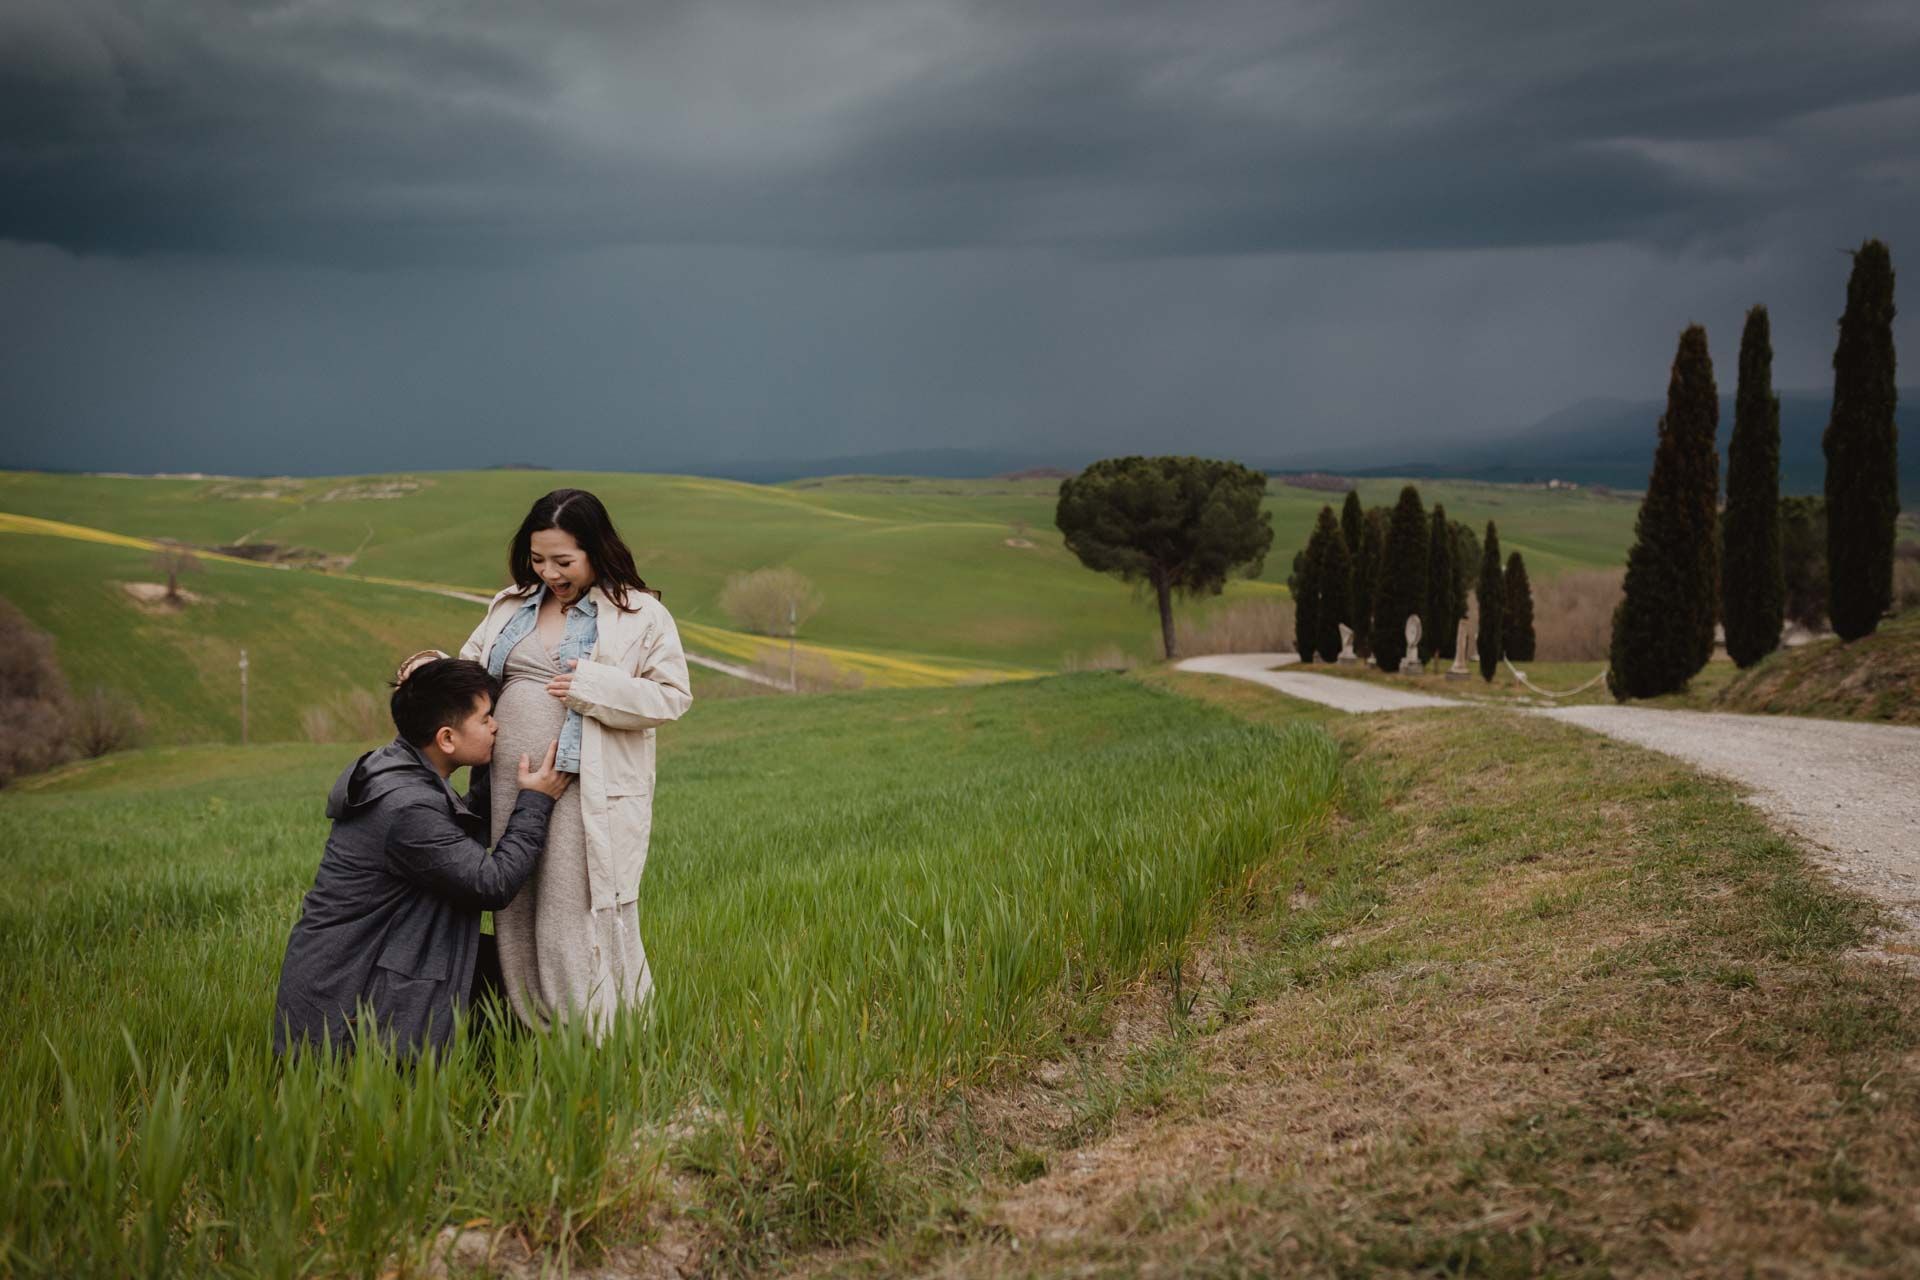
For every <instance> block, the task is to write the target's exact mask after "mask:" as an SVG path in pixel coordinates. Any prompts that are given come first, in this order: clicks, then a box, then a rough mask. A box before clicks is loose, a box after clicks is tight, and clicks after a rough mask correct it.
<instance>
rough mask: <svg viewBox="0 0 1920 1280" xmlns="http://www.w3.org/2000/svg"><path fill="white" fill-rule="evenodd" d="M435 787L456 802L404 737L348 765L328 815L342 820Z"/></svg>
mask: <svg viewBox="0 0 1920 1280" xmlns="http://www.w3.org/2000/svg"><path fill="white" fill-rule="evenodd" d="M422 785H426V786H431V787H432V788H433V789H434V790H435V791H437V792H444V793H445V794H446V795H447V796H448V797H450V798H452V799H454V800H455V801H456V806H455V807H456V808H459V807H460V806H459V805H458V803H457V801H458V797H456V796H454V793H453V789H452V788H451V787H449V786H448V785H447V784H446V781H445V780H444V779H442V778H441V777H440V775H439V774H438V773H435V772H434V770H433V767H432V766H431V765H429V764H428V763H427V761H426V758H425V757H423V756H422V755H421V754H420V752H419V751H417V750H416V749H415V748H414V747H413V745H412V744H411V743H409V742H407V741H406V740H405V739H403V738H395V739H394V740H393V741H392V742H389V743H388V744H387V745H386V746H384V747H380V748H377V749H376V750H373V751H369V752H367V754H365V755H363V756H361V757H360V758H359V759H358V760H355V761H354V762H353V763H352V764H350V765H348V766H347V768H346V770H345V772H343V773H342V774H341V775H340V777H339V779H338V780H337V781H335V782H334V784H333V790H332V791H331V792H329V793H328V795H327V816H328V817H329V818H332V819H334V820H335V821H338V820H339V819H341V818H346V817H351V816H353V815H354V814H357V813H359V812H360V811H361V810H362V809H365V808H366V807H367V806H369V805H371V804H374V803H376V802H377V801H380V800H382V799H385V798H386V797H387V796H390V795H392V794H393V793H394V792H396V791H400V790H403V789H405V788H408V787H418V786H422Z"/></svg>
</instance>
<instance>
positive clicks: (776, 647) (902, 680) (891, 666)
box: [679, 620, 1045, 689]
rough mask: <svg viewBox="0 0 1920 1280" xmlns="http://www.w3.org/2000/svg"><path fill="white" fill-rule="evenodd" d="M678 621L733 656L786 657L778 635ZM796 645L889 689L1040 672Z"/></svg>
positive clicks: (700, 642)
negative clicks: (761, 634)
mask: <svg viewBox="0 0 1920 1280" xmlns="http://www.w3.org/2000/svg"><path fill="white" fill-rule="evenodd" d="M679 627H680V634H681V636H682V637H683V638H685V639H686V640H688V641H690V642H692V643H693V644H696V645H697V646H698V647H699V648H701V649H703V650H706V651H709V652H713V653H718V654H722V655H724V656H726V657H728V658H731V659H734V660H735V661H738V662H743V663H747V664H752V663H753V662H755V661H757V660H758V659H760V658H761V657H763V656H767V655H772V656H773V657H775V658H777V659H779V660H780V661H781V662H784V661H785V658H786V652H787V642H786V641H785V640H782V639H780V638H779V637H777V636H756V635H749V634H747V633H746V632H743V631H729V630H727V629H726V628H724V627H712V626H708V625H706V624H705V623H701V622H687V621H684V620H683V621H681V622H680V623H679ZM798 648H799V650H800V652H801V653H803V654H810V655H814V656H817V657H821V658H824V659H826V660H827V661H828V662H831V663H832V664H833V665H834V666H836V667H839V668H841V669H843V670H847V671H857V672H859V673H860V675H861V677H862V678H863V679H865V680H866V681H867V683H869V684H871V685H874V686H877V687H880V688H888V689H901V688H909V687H930V686H936V685H955V684H977V683H987V682H994V681H1001V680H1029V679H1032V678H1033V677H1035V676H1038V675H1042V674H1045V673H1043V672H1040V671H1034V670H1031V669H1028V668H1025V667H988V666H978V665H974V664H971V663H966V662H959V661H953V660H949V659H944V658H924V657H918V656H912V655H906V654H897V653H885V652H876V651H874V650H870V649H849V648H844V647H842V646H839V645H824V644H811V643H802V644H801V645H799V646H798ZM776 665H777V664H776Z"/></svg>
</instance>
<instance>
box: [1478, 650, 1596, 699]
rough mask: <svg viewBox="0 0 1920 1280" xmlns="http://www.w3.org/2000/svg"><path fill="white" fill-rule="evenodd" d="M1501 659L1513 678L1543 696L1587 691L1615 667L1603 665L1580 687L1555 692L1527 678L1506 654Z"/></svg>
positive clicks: (1569, 696) (1553, 696)
mask: <svg viewBox="0 0 1920 1280" xmlns="http://www.w3.org/2000/svg"><path fill="white" fill-rule="evenodd" d="M1500 661H1502V662H1504V663H1506V665H1507V670H1509V671H1511V672H1513V678H1514V679H1515V680H1518V681H1519V682H1520V683H1521V684H1523V685H1525V686H1527V688H1529V689H1531V690H1533V691H1534V692H1535V693H1537V694H1539V695H1540V696H1541V697H1543V698H1571V697H1572V696H1573V695H1574V694H1576V693H1585V692H1586V691H1587V690H1589V689H1591V688H1593V686H1595V685H1597V684H1599V683H1600V682H1601V681H1602V680H1605V679H1606V678H1607V672H1609V671H1611V670H1613V668H1612V667H1610V666H1607V667H1602V668H1600V674H1599V675H1597V676H1595V677H1594V678H1593V679H1591V680H1589V681H1587V682H1586V683H1585V684H1583V685H1581V686H1580V687H1579V688H1578V689H1563V690H1562V691H1560V692H1559V693H1555V692H1554V691H1553V690H1551V689H1542V688H1541V687H1540V686H1539V685H1537V684H1535V683H1534V682H1533V681H1531V680H1529V679H1527V675H1526V672H1524V671H1522V670H1520V668H1518V667H1516V666H1514V665H1513V663H1512V662H1510V661H1508V659H1507V658H1506V656H1505V655H1504V654H1503V655H1501V658H1500Z"/></svg>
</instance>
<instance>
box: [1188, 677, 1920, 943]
mask: <svg viewBox="0 0 1920 1280" xmlns="http://www.w3.org/2000/svg"><path fill="white" fill-rule="evenodd" d="M1292 660H1293V655H1292V654H1276V653H1241V654H1219V655H1215V656H1212V657H1205V658H1189V659H1187V660H1186V661H1185V662H1182V663H1180V664H1179V666H1180V669H1181V670H1183V671H1198V672H1205V673H1208V674H1212V675H1223V676H1233V677H1235V678H1237V679H1241V680H1251V681H1253V682H1255V683H1256V684H1263V685H1266V686H1268V687H1269V688H1273V689H1278V690H1279V691H1280V692H1282V693H1288V694H1292V695H1293V696H1294V697H1296V698H1305V699H1306V700H1308V701H1310V702H1318V703H1323V704H1324V705H1326V706H1330V707H1338V708H1339V709H1341V710H1342V711H1358V712H1366V711H1397V710H1401V709H1403V708H1408V707H1433V706H1458V705H1460V704H1459V703H1456V702H1453V701H1452V700H1450V699H1447V698H1436V697H1432V696H1430V695H1427V694H1419V693H1408V692H1401V691H1399V690H1395V689H1388V688H1382V687H1381V686H1379V685H1374V684H1365V683H1362V682H1360V681H1357V680H1347V679H1343V678H1341V677H1339V676H1314V675H1307V674H1305V673H1304V672H1291V671H1273V670H1270V669H1269V668H1271V667H1274V666H1278V665H1281V664H1282V663H1283V662H1289V661H1292ZM1524 714H1529V715H1540V716H1546V717H1547V718H1548V719H1551V720H1562V721H1565V722H1566V723H1568V724H1573V725H1578V726H1580V727H1581V728H1583V729H1589V730H1592V731H1593V732H1595V733H1604V734H1606V735H1607V736H1608V737H1610V738H1618V739H1619V740H1621V741H1622V742H1631V743H1634V744H1635V745H1637V746H1642V747H1647V748H1650V749H1652V750H1654V751H1659V752H1662V753H1664V754H1666V755H1670V756H1673V757H1674V758H1676V759H1679V760H1684V761H1686V762H1687V763H1689V764H1691V765H1694V766H1696V767H1697V768H1699V769H1702V770H1704V771H1706V772H1707V773H1712V774H1718V775H1719V776H1721V777H1723V778H1729V779H1731V780H1733V781H1734V782H1737V783H1740V784H1742V785H1743V786H1745V787H1747V788H1748V789H1749V790H1748V794H1747V800H1748V802H1749V803H1751V804H1752V805H1754V806H1755V807H1756V808H1758V809H1759V810H1760V811H1761V812H1763V813H1765V814H1767V815H1768V816H1769V817H1771V818H1772V819H1773V820H1774V822H1775V823H1776V824H1777V825H1779V826H1781V827H1783V828H1785V829H1786V830H1789V831H1791V832H1793V833H1794V834H1796V835H1798V836H1800V837H1801V838H1802V840H1803V841H1804V842H1805V843H1806V844H1807V845H1808V846H1809V847H1810V848H1809V852H1810V853H1811V855H1812V857H1813V859H1814V860H1815V861H1816V862H1817V863H1819V864H1820V865H1821V866H1824V867H1825V868H1827V870H1828V871H1830V872H1831V873H1832V874H1833V876H1834V878H1835V879H1836V880H1838V881H1839V882H1840V883H1842V884H1844V885H1847V886H1848V887H1850V888H1853V889H1855V890H1857V891H1859V892H1861V893H1863V894H1866V895H1867V896H1868V897H1871V898H1873V899H1875V900H1876V901H1878V902H1880V903H1882V904H1883V905H1885V906H1886V907H1887V908H1888V909H1889V910H1890V911H1891V912H1892V913H1893V915H1894V917H1895V919H1896V920H1897V922H1898V929H1897V930H1896V932H1895V933H1894V934H1893V935H1892V936H1890V937H1888V938H1886V939H1883V940H1882V944H1883V946H1885V947H1888V948H1889V950H1887V951H1885V952H1883V953H1882V954H1886V955H1890V956H1894V957H1898V958H1904V959H1906V960H1908V962H1909V963H1913V964H1915V965H1916V967H1920V960H1917V959H1916V957H1920V951H1916V950H1915V948H1916V947H1920V729H1912V728H1903V727H1900V726H1896V725H1881V724H1862V723H1858V722H1854V721H1846V720H1815V719H1811V718H1808V717H1804V716H1742V715H1727V714H1722V713H1717V712H1705V711H1662V710H1655V709H1653V708H1650V707H1607V706H1598V707H1554V708H1543V709H1534V710H1527V711H1525V712H1524Z"/></svg>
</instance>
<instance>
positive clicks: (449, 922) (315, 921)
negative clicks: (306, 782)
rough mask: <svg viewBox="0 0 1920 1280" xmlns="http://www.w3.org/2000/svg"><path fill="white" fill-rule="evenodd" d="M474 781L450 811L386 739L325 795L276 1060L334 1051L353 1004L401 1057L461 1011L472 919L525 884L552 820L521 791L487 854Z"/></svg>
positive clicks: (445, 799) (443, 786) (286, 973)
mask: <svg viewBox="0 0 1920 1280" xmlns="http://www.w3.org/2000/svg"><path fill="white" fill-rule="evenodd" d="M485 772H486V771H485V770H482V769H476V770H475V771H474V775H475V785H474V788H473V792H474V793H476V794H470V795H469V797H468V798H467V799H462V798H461V797H460V796H459V795H458V794H456V793H455V792H454V790H453V788H452V787H451V786H449V785H448V784H447V782H446V780H445V779H443V778H442V777H441V776H440V775H439V774H438V773H436V772H435V771H434V769H433V767H432V766H431V765H429V764H428V763H427V761H426V758H425V757H424V756H422V755H421V754H420V752H419V751H418V750H416V749H415V748H414V747H413V745H412V744H410V743H408V742H407V741H406V740H405V739H402V738H396V739H394V740H393V741H392V742H390V743H388V744H387V745H386V746H384V747H381V748H379V749H378V750H376V751H369V752H368V753H367V754H365V755H363V756H361V757H360V758H359V759H358V760H356V761H354V763H353V764H352V765H351V766H350V767H349V768H348V769H347V770H346V772H344V773H342V774H341V775H340V780H339V781H338V782H336V783H334V784H333V792H332V794H330V795H329V796H328V797H327V816H328V817H329V818H331V819H333V831H332V833H331V834H330V835H329V836H328V837H327V847H326V851H325V852H324V853H322V854H321V856H320V869H319V871H318V872H317V873H316V874H315V876H314V881H313V889H312V890H311V891H310V892H309V893H308V894H307V898H306V902H305V904H304V905H303V906H302V908H301V911H300V919H299V921H298V923H296V924H295V925H294V926H293V934H292V936H291V937H289V938H288V939H287V958H286V960H285V962H284V963H282V965H281V967H280V991H279V995H278V996H277V997H276V999H275V1001H274V1010H273V1047H274V1049H275V1051H276V1052H283V1051H285V1050H286V1049H287V1048H288V1047H289V1046H290V1045H295V1044H298V1043H301V1042H311V1043H313V1044H318V1043H320V1042H321V1040H322V1039H323V1038H325V1039H326V1040H327V1041H329V1042H330V1043H331V1044H333V1045H335V1046H339V1047H343V1048H344V1047H348V1046H349V1045H350V1040H351V1035H352V1023H353V1016H354V1010H355V1008H356V1006H357V1005H358V1004H359V1003H360V1002H362V1001H364V1002H366V1003H367V1004H368V1005H369V1006H371V1007H372V1009H373V1011H374V1012H375V1013H376V1014H377V1015H378V1018H379V1021H380V1025H381V1028H382V1030H383V1032H385V1033H387V1034H390V1035H391V1036H392V1038H393V1040H394V1041H395V1043H396V1045H397V1046H398V1047H399V1049H400V1051H401V1052H402V1053H403V1054H406V1055H409V1056H410V1055H412V1054H415V1053H418V1052H419V1051H420V1050H422V1049H427V1048H438V1047H439V1046H440V1045H442V1044H444V1043H446V1040H447V1037H448V1035H449V1034H450V1033H451V1032H452V1030H453V1012H454V1010H455V1009H456V1008H460V1007H464V1006H465V1005H466V1003H467V1002H468V1000H469V999H470V998H471V994H472V987H473V970H474V962H475V959H476V958H477V956H478V954H479V949H480V913H481V912H482V911H494V910H498V909H499V908H501V907H504V906H506V905H507V904H508V903H509V902H511V901H513V897H514V895H515V894H516V893H518V892H519V891H520V886H521V885H522V884H524V883H526V881H527V878H528V877H529V876H531V875H532V874H533V869H534V866H535V864H536V863H537V862H538V861H539V857H540V849H541V846H542V845H544V844H545V843H546V838H547V819H548V817H549V816H550V815H551V814H552V812H553V800H552V798H551V797H548V796H545V795H542V794H540V793H539V792H537V791H522V792H521V793H520V795H519V799H518V800H516V801H515V803H514V806H513V815H512V817H510V818H509V819H508V821H507V827H506V830H505V831H504V832H502V833H501V836H500V843H499V845H498V847H497V848H495V849H494V850H493V851H492V852H491V853H489V852H488V851H487V842H486V837H487V825H488V819H487V817H486V816H484V815H486V813H487V811H488V806H487V805H486V804H485V803H482V801H483V800H484V794H479V793H482V792H483V789H484V787H485V785H486V784H485ZM476 810H477V812H476Z"/></svg>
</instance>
